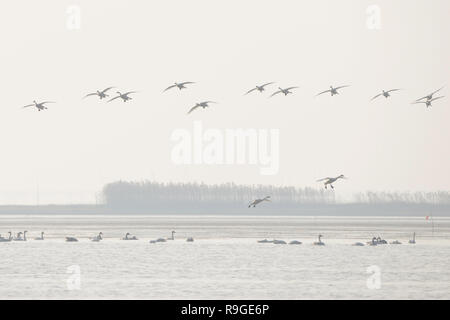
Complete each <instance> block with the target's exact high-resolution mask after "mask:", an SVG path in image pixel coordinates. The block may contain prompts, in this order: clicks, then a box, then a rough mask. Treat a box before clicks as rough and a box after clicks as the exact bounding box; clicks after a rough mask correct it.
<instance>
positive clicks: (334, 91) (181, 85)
mask: <svg viewBox="0 0 450 320" xmlns="http://www.w3.org/2000/svg"><path fill="white" fill-rule="evenodd" d="M192 84H195V82H191V81H185V82H175V83H174V84H173V85H170V86H168V87H167V88H165V89H164V90H163V92H166V91H168V90H171V89H174V88H178V89H179V90H182V89H187V88H188V87H187V85H192ZM272 84H274V82H268V83H264V84H262V85H257V86H255V87H254V88H253V89H250V90H248V91H247V92H246V93H245V94H244V95H247V94H249V93H252V92H255V91H258V92H260V93H262V92H264V91H265V90H266V87H267V86H270V85H272ZM347 87H349V85H343V86H338V87H333V86H330V89H328V90H324V91H322V92H319V93H318V94H317V95H316V96H320V95H322V94H326V93H329V94H330V95H331V96H334V95H338V94H339V91H338V90H341V89H343V88H347ZM113 88H114V87H108V88H106V89H103V90H101V91H100V90H97V91H96V92H92V93H89V94H87V95H85V96H84V98H87V97H92V96H97V97H98V98H99V99H100V100H102V99H105V98H108V97H109V95H108V94H107V92H108V91H109V90H111V89H113ZM298 88H299V87H287V88H281V87H278V90H277V91H275V92H273V93H272V94H271V95H270V96H269V97H273V96H275V95H277V94H284V95H285V96H287V95H289V94H292V93H293V92H292V90H294V89H298ZM442 89H443V87H442V88H440V89H438V90H436V91H434V92H432V93H430V94H428V95H426V96H424V97H422V98H420V99H417V100H415V101H413V102H412V104H421V103H423V104H425V105H426V107H427V108H428V107H431V106H432V102H433V101H436V100H438V99H442V98H444V96H439V97H434V95H435V94H436V93H438V92H439V91H441V90H442ZM399 90H401V89H390V90H382V92H381V93H379V94H377V95H375V96H374V97H373V98H372V99H370V101H373V100H375V99H377V98H378V97H385V98H389V97H390V96H391V93H392V92H395V91H399ZM134 93H137V91H128V92H125V93H122V92H120V91H116V94H117V95H116V96H114V97H112V98H111V99H108V101H107V102H111V101H114V100H116V99H122V101H123V102H127V101H129V100H132V99H133V98H131V97H130V95H131V94H134ZM48 103H55V102H54V101H43V102H39V103H38V102H36V101H33V103H31V104H28V105H26V106H24V108H28V107H36V108H37V110H38V111H41V110H45V109H47V107H46V106H45V105H46V104H48ZM211 103H217V102H214V101H202V102H198V103H196V104H195V105H194V106H193V107H192V108H190V109H189V111H188V112H187V113H188V114H190V113H191V112H193V111H194V110H196V109H198V108H203V109H205V108H207V107H209V105H210V104H211Z"/></svg>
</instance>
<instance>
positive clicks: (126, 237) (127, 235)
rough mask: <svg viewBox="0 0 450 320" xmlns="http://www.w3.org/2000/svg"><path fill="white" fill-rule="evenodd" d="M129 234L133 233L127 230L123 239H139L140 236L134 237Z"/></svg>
mask: <svg viewBox="0 0 450 320" xmlns="http://www.w3.org/2000/svg"><path fill="white" fill-rule="evenodd" d="M129 236H131V234H130V233H129V232H127V233H126V234H125V237H124V238H122V239H121V240H138V238H136V236H132V237H129Z"/></svg>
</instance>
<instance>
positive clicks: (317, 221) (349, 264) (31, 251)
mask: <svg viewBox="0 0 450 320" xmlns="http://www.w3.org/2000/svg"><path fill="white" fill-rule="evenodd" d="M23 230H28V233H27V236H28V241H26V242H19V241H17V242H16V241H13V242H5V243H0V256H1V261H0V299H92V298H93V299H450V218H442V217H441V218H435V219H434V224H433V225H432V223H431V221H427V220H425V218H417V217H415V218H408V217H402V218H399V217H395V218H392V217H389V218H388V217H376V218H375V217H364V218H362V217H243V216H239V217H236V216H228V217H226V216H208V217H205V216H164V217H163V216H85V215H84V216H67V215H64V216H63V215H61V216H50V215H48V216H22V215H20V216H19V215H9V216H4V215H3V216H1V217H0V233H1V235H2V236H4V237H6V236H7V232H8V231H12V232H13V233H14V234H15V233H17V232H19V231H23ZM172 230H175V231H176V234H175V240H173V241H170V240H169V241H167V242H165V243H156V244H151V243H149V240H151V239H156V238H159V237H166V238H167V237H170V232H171V231H172ZM41 231H44V232H45V237H46V239H45V240H44V241H37V240H33V238H34V237H37V236H39V235H40V232H41ZM100 231H102V232H103V234H104V240H103V241H101V242H92V241H90V240H89V238H90V237H93V236H95V235H96V234H97V233H98V232H100ZM126 232H130V233H131V234H133V235H136V236H137V237H138V238H139V240H137V241H123V240H119V239H120V238H121V237H123V236H124V235H125V233H126ZM413 232H416V234H417V237H416V241H417V243H416V244H415V245H412V244H408V240H409V239H411V238H412V233H413ZM319 233H320V234H322V235H323V238H322V241H323V242H325V243H326V245H325V246H314V245H313V244H312V243H313V242H314V241H317V235H318V234H319ZM65 236H75V237H77V238H78V239H79V242H74V243H66V242H65V241H64V237H65ZM372 236H381V237H382V238H384V239H386V240H388V241H389V242H390V241H392V240H399V241H401V242H402V245H391V244H389V245H380V246H363V247H356V246H352V245H351V244H352V243H354V242H356V241H359V242H364V243H366V242H367V241H369V240H370V239H371V238H372ZM187 237H193V238H194V239H195V241H194V242H186V241H185V240H186V238H187ZM264 238H268V239H273V238H275V239H282V240H285V241H286V242H289V241H291V240H299V241H302V242H303V244H301V245H275V244H272V243H267V244H261V243H257V240H258V239H264ZM368 270H369V271H370V272H368Z"/></svg>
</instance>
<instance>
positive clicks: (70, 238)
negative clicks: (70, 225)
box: [66, 237, 78, 242]
mask: <svg viewBox="0 0 450 320" xmlns="http://www.w3.org/2000/svg"><path fill="white" fill-rule="evenodd" d="M66 242H78V239H77V238H75V237H66Z"/></svg>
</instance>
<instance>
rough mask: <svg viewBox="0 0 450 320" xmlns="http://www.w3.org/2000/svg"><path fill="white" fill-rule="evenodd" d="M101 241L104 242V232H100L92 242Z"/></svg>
mask: <svg viewBox="0 0 450 320" xmlns="http://www.w3.org/2000/svg"><path fill="white" fill-rule="evenodd" d="M100 240H103V232H100V233H99V234H98V235H97V236H95V237H93V238H92V239H91V241H94V242H99V241H100Z"/></svg>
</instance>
